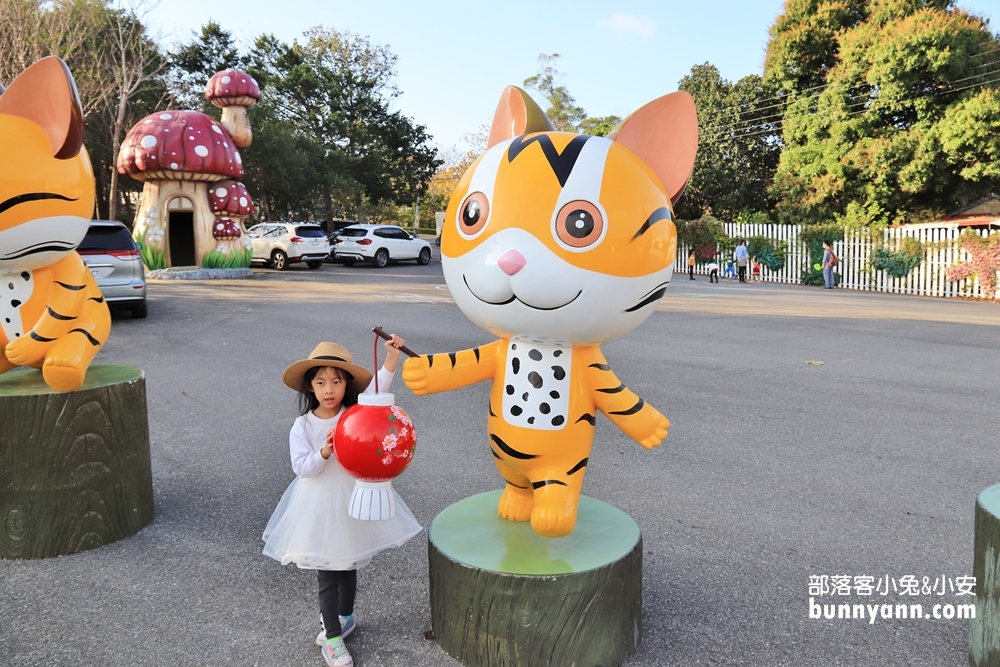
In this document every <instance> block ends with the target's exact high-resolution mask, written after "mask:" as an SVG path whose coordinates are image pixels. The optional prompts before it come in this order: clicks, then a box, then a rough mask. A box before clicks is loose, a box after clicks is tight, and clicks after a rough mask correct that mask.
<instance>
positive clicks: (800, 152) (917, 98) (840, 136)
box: [765, 0, 1000, 225]
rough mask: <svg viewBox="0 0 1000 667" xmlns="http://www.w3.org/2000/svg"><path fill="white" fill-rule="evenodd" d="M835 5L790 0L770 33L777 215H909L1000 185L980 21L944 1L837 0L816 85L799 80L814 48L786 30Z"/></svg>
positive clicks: (989, 47)
mask: <svg viewBox="0 0 1000 667" xmlns="http://www.w3.org/2000/svg"><path fill="white" fill-rule="evenodd" d="M832 4H836V3H832ZM830 5H831V3H819V2H807V1H806V0H787V2H786V3H785V14H783V15H782V16H781V17H779V19H778V21H777V23H776V24H775V27H774V28H773V29H772V41H771V44H770V45H769V47H768V54H767V60H766V64H765V78H766V79H767V80H769V81H774V82H776V83H777V85H779V87H781V88H782V90H783V91H784V92H785V93H786V94H787V97H786V98H785V102H786V105H785V108H784V110H783V117H782V139H783V142H784V144H785V148H784V151H783V152H782V155H781V161H780V164H779V167H778V170H777V173H776V176H775V181H774V186H773V188H772V190H771V193H772V195H774V196H775V197H776V199H778V212H779V216H780V217H781V219H783V220H787V221H795V222H798V221H804V222H810V223H818V222H824V221H825V222H829V221H839V222H842V223H846V224H852V225H870V224H888V223H900V222H913V221H919V220H923V219H928V218H931V217H934V216H936V215H938V214H940V213H942V212H944V211H946V210H949V209H951V208H954V207H956V206H958V205H961V204H965V203H968V202H970V201H972V200H974V199H976V198H978V197H981V196H983V195H985V194H987V193H988V192H990V191H994V190H996V189H997V188H998V187H1000V180H998V179H997V176H996V172H997V167H996V155H997V141H996V139H995V138H994V137H995V129H993V128H996V127H997V124H998V122H1000V100H998V95H997V82H998V81H1000V58H998V57H997V55H998V54H997V49H998V48H1000V44H998V42H997V40H996V38H995V37H994V36H993V35H992V34H991V33H990V31H989V29H988V28H987V25H986V23H985V22H984V21H983V20H982V19H981V18H979V17H976V16H973V15H970V14H968V13H967V12H965V11H963V10H961V9H958V8H956V7H955V6H954V3H953V2H952V1H950V0H935V1H924V0H884V1H882V2H878V3H865V4H864V5H863V6H855V5H853V4H849V3H844V4H842V5H839V6H840V7H842V8H843V11H842V12H840V13H839V14H837V21H835V22H833V23H834V24H835V25H838V26H840V27H839V28H838V29H836V30H833V29H832V28H831V30H830V31H828V32H827V33H824V34H827V35H829V39H830V40H832V41H830V42H828V44H832V45H833V47H832V51H831V53H833V54H835V56H834V57H833V58H832V59H830V60H829V61H828V62H827V61H824V63H825V64H824V65H823V67H821V68H820V70H819V71H820V72H821V73H822V75H823V76H822V80H819V79H816V78H803V71H804V68H805V65H804V63H809V62H813V60H812V59H813V58H814V57H815V53H814V52H813V49H812V47H811V45H810V44H809V42H808V40H798V41H796V40H792V39H790V38H789V37H788V35H796V34H806V33H808V32H809V31H810V30H815V24H816V19H815V17H810V10H813V13H814V14H822V13H823V8H824V7H829V6H830ZM779 28H780V29H779ZM805 84H808V87H805V88H803V87H802V86H803V85H805Z"/></svg>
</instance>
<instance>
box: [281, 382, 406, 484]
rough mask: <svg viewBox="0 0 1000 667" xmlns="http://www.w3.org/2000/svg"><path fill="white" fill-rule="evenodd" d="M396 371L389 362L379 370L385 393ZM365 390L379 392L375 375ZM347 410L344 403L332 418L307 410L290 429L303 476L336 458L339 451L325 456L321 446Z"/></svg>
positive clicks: (297, 467) (294, 455) (297, 468)
mask: <svg viewBox="0 0 1000 667" xmlns="http://www.w3.org/2000/svg"><path fill="white" fill-rule="evenodd" d="M395 375H396V373H395V372H394V371H387V370H386V369H385V366H383V367H382V368H380V369H379V372H378V388H379V391H380V392H382V393H386V392H388V391H389V387H390V386H391V385H392V378H393V377H395ZM361 393H363V394H374V393H375V378H372V381H371V383H370V384H369V385H368V387H367V388H366V389H365V390H364V391H363V392H361ZM342 414H344V408H343V406H342V407H341V408H340V412H338V413H337V414H336V415H334V416H333V417H331V418H329V419H320V418H319V417H317V416H316V415H314V414H313V413H312V412H307V413H306V414H304V415H302V416H301V417H299V418H298V419H296V420H295V423H294V424H292V430H291V431H290V432H289V433H288V449H289V452H290V454H291V457H292V471H294V472H295V474H296V475H297V476H299V477H313V476H315V475H318V474H319V473H320V472H322V471H323V468H325V467H326V466H327V464H328V463H330V462H331V461H335V460H336V454H331V455H330V458H329V459H324V458H323V455H322V454H321V453H320V450H321V449H323V447H324V446H325V445H326V434H327V433H328V432H329V431H330V429H331V428H336V427H337V422H338V421H340V416H341V415H342Z"/></svg>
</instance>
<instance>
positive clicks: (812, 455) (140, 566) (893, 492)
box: [0, 261, 1000, 667]
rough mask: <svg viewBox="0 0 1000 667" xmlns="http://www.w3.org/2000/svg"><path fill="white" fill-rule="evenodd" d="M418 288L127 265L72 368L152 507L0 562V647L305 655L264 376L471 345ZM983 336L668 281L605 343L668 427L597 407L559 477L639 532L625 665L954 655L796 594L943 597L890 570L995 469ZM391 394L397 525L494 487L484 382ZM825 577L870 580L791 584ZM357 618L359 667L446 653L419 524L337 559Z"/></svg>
mask: <svg viewBox="0 0 1000 667" xmlns="http://www.w3.org/2000/svg"><path fill="white" fill-rule="evenodd" d="M443 283H444V281H443V278H442V277H441V268H440V264H439V263H438V262H437V261H434V262H432V263H431V264H430V265H428V266H414V265H412V264H410V265H397V266H390V267H388V268H387V269H384V270H377V269H374V268H371V267H365V266H356V267H353V268H350V269H349V268H347V267H343V266H339V265H326V266H324V267H322V268H321V269H319V270H317V271H310V270H308V269H307V268H306V267H305V266H301V267H300V266H298V265H295V266H293V267H292V268H291V270H289V271H285V272H274V271H270V270H266V269H261V270H256V275H255V277H254V278H253V279H249V280H242V281H200V282H199V281H156V282H154V283H152V284H151V285H150V288H149V295H150V296H149V298H150V301H149V316H148V318H147V319H145V320H132V319H130V317H129V316H128V315H123V316H121V317H116V318H115V321H114V324H113V328H112V333H111V338H110V341H109V342H108V344H107V345H106V346H105V348H104V349H103V350H102V351H101V353H100V355H99V357H98V360H97V362H98V363H102V362H103V363H126V364H132V365H135V366H138V367H140V368H142V369H143V370H144V371H145V373H146V384H147V392H148V401H149V421H150V439H151V448H152V465H153V485H154V495H155V501H156V516H155V518H154V520H153V522H152V523H151V524H150V525H148V526H147V527H146V528H144V529H143V530H142V531H140V532H139V533H138V534H136V535H135V536H133V537H130V538H128V539H125V540H122V541H120V542H117V543H115V544H111V545H107V546H104V547H100V548H98V549H94V550H91V551H87V552H83V553H78V554H73V555H69V556H62V557H57V558H51V559H44V560H33V561H11V560H5V561H0V664H2V665H6V666H10V667H15V666H16V667H24V666H34V665H56V664H68V665H77V666H79V665H100V666H105V665H128V666H133V665H135V666H140V665H149V666H153V665H172V666H185V665H196V666H202V665H213V666H214V665H268V666H272V665H273V666H298V665H303V666H307V665H308V666H318V665H321V664H322V658H321V657H320V655H319V649H318V648H317V647H316V646H315V645H314V644H313V639H314V637H315V635H316V632H317V631H318V624H317V619H316V590H315V589H316V582H315V577H314V574H313V573H311V572H308V571H301V570H297V569H296V568H294V567H293V566H288V567H281V566H280V565H278V564H277V563H275V562H274V561H271V560H270V559H268V558H265V557H264V556H262V555H261V548H262V544H261V541H260V534H261V531H262V530H263V527H264V525H265V523H266V522H267V519H268V517H269V516H270V513H271V511H272V510H273V509H274V506H275V505H276V503H277V501H278V499H279V497H280V496H281V493H282V492H283V491H284V489H285V487H286V486H287V484H288V483H289V482H290V481H291V480H292V477H293V474H292V472H291V469H290V467H289V462H288V449H287V433H288V429H289V427H290V425H291V423H292V421H293V419H294V418H295V416H296V414H297V413H296V409H295V396H294V394H293V393H292V392H291V391H289V390H288V389H287V388H285V387H284V386H283V385H282V384H281V382H280V379H279V378H280V374H281V371H282V369H283V368H284V367H285V366H286V365H287V364H289V363H290V362H291V361H294V360H296V359H299V358H303V357H304V356H305V355H306V354H308V352H309V351H310V350H311V349H312V348H313V347H314V346H315V344H316V343H317V342H318V341H320V340H333V341H337V342H340V343H342V344H344V345H346V346H347V347H348V348H349V349H350V350H352V351H353V352H354V355H355V359H356V360H357V361H359V362H361V363H364V364H366V365H368V364H371V354H372V347H373V345H372V343H373V338H372V335H371V334H370V333H369V330H370V329H371V327H372V326H375V325H381V326H382V327H383V328H384V329H386V330H387V331H394V332H398V333H399V334H401V335H402V336H403V337H404V338H405V339H406V342H407V345H408V346H409V347H411V348H413V349H415V350H417V351H418V352H448V351H454V350H459V349H465V348H468V347H473V346H475V345H478V344H482V343H485V342H488V341H490V340H492V336H491V335H490V334H488V333H486V332H484V331H482V330H480V329H479V328H477V327H476V326H474V325H473V324H472V323H470V322H469V321H468V320H466V318H465V317H464V316H463V315H462V313H461V312H460V311H459V310H458V309H457V307H456V306H455V305H454V304H453V302H452V301H451V298H450V295H449V292H448V291H447V289H446V288H444V286H443ZM998 333H1000V306H998V305H997V304H993V303H976V302H968V301H954V300H943V299H930V298H920V297H904V296H892V295H884V294H872V293H863V292H850V291H846V290H836V291H833V292H827V291H824V290H822V289H818V288H808V287H800V286H781V285H772V284H749V285H739V284H737V283H734V282H732V281H723V282H722V283H721V284H719V285H711V284H709V283H708V282H707V280H706V279H705V278H703V277H701V278H699V280H697V281H694V282H691V281H688V279H687V277H686V276H683V275H678V276H676V279H675V281H674V283H673V284H672V285H671V286H670V288H669V289H668V290H667V295H666V296H665V297H664V299H663V301H662V302H661V304H660V306H659V308H658V309H657V311H656V312H655V313H653V315H652V316H651V317H650V318H649V319H648V320H647V321H646V322H645V323H644V324H643V325H642V326H641V327H640V328H639V329H637V330H636V331H635V332H633V333H632V334H630V335H629V336H627V337H626V338H624V339H622V340H620V341H616V342H613V343H611V344H608V345H606V346H604V352H605V355H606V356H607V358H608V360H609V362H610V364H611V365H612V366H613V368H614V369H615V371H616V373H617V375H618V376H619V377H620V378H621V379H622V380H623V382H624V383H625V384H626V385H628V386H629V387H630V388H631V389H633V390H634V391H636V393H638V394H639V395H640V396H642V397H643V398H644V399H645V400H646V401H647V402H649V403H651V404H652V405H654V406H656V407H657V408H658V409H660V410H661V411H662V412H663V413H664V414H665V415H666V416H667V417H668V418H669V419H670V420H671V424H672V426H671V429H670V435H669V437H668V439H667V440H666V441H665V442H664V443H663V445H662V446H661V447H659V448H658V449H656V450H654V451H646V450H645V449H643V448H642V447H640V446H639V445H638V444H636V443H635V442H632V441H631V440H629V439H628V438H627V437H626V436H624V435H623V434H622V433H621V432H620V431H618V430H617V429H615V428H614V427H613V426H612V425H611V424H610V422H608V421H607V420H606V419H603V418H599V419H598V428H597V435H596V439H595V446H594V451H593V454H592V457H591V461H590V465H589V467H588V472H587V479H586V482H585V484H584V493H585V494H586V495H589V496H592V497H595V498H598V499H601V500H604V501H606V502H610V503H612V504H614V505H616V506H618V507H620V508H622V509H623V510H625V511H626V512H628V513H629V514H630V515H631V516H632V517H634V518H635V519H636V520H637V521H638V523H639V524H640V526H641V528H642V530H643V544H644V563H643V579H644V608H643V624H642V635H641V642H640V645H639V648H638V651H637V652H636V654H635V655H634V656H633V657H632V658H631V659H630V660H629V661H628V662H627V663H626V664H627V665H628V666H629V667H640V666H649V667H653V666H656V667H661V666H664V665H677V666H684V667H688V666H692V665H761V666H772V665H790V666H795V667H798V666H808V665H822V666H834V665H880V666H881V665H928V666H933V667H942V666H949V665H954V666H958V665H965V664H967V657H966V652H967V649H968V632H969V624H968V621H967V620H938V619H933V618H930V619H926V618H925V619H919V620H918V619H909V618H908V619H896V618H892V619H883V618H881V617H879V618H876V619H874V622H870V621H869V619H868V618H865V619H833V620H825V619H811V618H809V613H810V603H809V599H810V597H813V598H814V599H815V600H816V601H818V602H825V603H831V602H837V603H850V604H852V605H853V604H880V605H881V604H884V603H891V604H896V603H898V602H900V601H902V602H905V603H907V604H912V603H919V604H922V605H923V607H925V608H926V610H927V611H928V612H929V611H930V609H931V608H932V605H934V604H939V603H942V604H953V605H957V604H963V603H966V602H969V601H971V600H970V598H969V597H967V596H966V597H961V596H958V595H957V593H956V592H954V591H951V592H948V591H947V589H946V591H945V594H943V595H938V594H937V593H936V592H935V591H934V590H933V588H930V587H928V588H924V589H923V590H921V591H918V593H919V594H918V595H916V596H904V595H902V594H901V593H900V590H901V589H900V588H899V587H898V585H899V583H900V582H901V581H909V580H907V579H904V577H907V576H913V577H916V578H917V580H918V581H921V582H924V583H928V582H931V583H936V582H937V581H939V580H941V581H951V582H952V583H954V581H955V580H956V579H957V578H958V577H964V576H970V575H971V574H972V556H973V552H972V548H973V530H974V525H973V516H974V506H975V499H976V495H977V494H978V493H979V492H980V491H981V490H982V489H984V488H986V487H987V486H990V485H992V484H995V483H997V482H1000V452H998V446H997V444H998V443H997V437H996V434H997V432H998V431H1000V417H998V412H997V409H996V406H995V400H996V396H997V395H998V393H1000V359H998V355H997V352H996V341H997V338H998V336H997V334H998ZM380 349H381V347H380ZM817 362H822V363H821V364H820V363H817ZM392 390H393V392H394V393H395V394H396V398H397V403H398V404H399V405H401V406H402V407H403V408H404V409H406V410H407V412H408V413H409V414H410V416H411V417H412V419H413V421H414V423H415V425H416V428H417V433H418V446H417V453H416V457H415V459H414V461H413V464H412V465H411V466H410V468H409V469H408V470H407V471H406V472H405V473H404V474H403V475H402V476H401V477H400V478H399V479H397V480H396V481H395V482H394V486H396V488H397V489H398V490H399V492H400V493H401V494H402V496H403V497H404V498H405V499H406V502H407V503H408V505H409V506H410V508H411V509H412V510H413V512H414V514H415V515H416V517H417V519H418V520H419V521H420V522H421V523H422V524H423V525H424V526H425V527H426V526H428V525H429V524H430V522H431V520H432V519H433V518H434V516H435V515H436V514H437V513H438V512H440V511H441V510H443V509H444V508H445V507H447V506H448V505H450V504H451V503H454V502H456V501H458V500H460V499H462V498H465V497H467V496H469V495H471V494H474V493H478V492H481V491H487V490H491V489H496V488H500V481H499V478H498V477H497V474H496V470H495V467H494V465H493V462H492V460H491V459H492V457H491V456H490V454H489V451H488V450H487V445H486V435H485V418H486V407H487V393H488V386H487V384H485V383H484V384H480V385H476V386H473V387H468V388H465V389H461V390H457V391H453V392H449V393H445V394H438V395H434V396H428V397H416V396H414V395H413V394H412V393H411V392H409V390H407V389H406V388H405V385H404V384H403V383H402V381H401V380H400V379H399V378H398V377H397V380H396V382H395V383H394V385H393V387H392ZM835 575H840V576H846V577H847V581H849V582H850V583H851V585H852V586H856V585H857V584H859V583H864V582H866V581H867V579H863V577H871V578H872V580H873V581H879V582H882V581H884V582H886V584H887V585H889V582H891V586H890V588H889V590H888V591H887V593H886V594H885V595H883V594H882V593H881V592H877V591H873V592H872V594H871V595H869V596H865V595H863V594H861V593H859V592H858V591H859V590H860V589H859V588H856V587H855V588H852V589H851V591H850V592H849V594H848V595H845V596H840V597H837V596H831V595H827V596H820V595H819V592H820V590H819V589H818V588H817V589H815V590H813V591H812V593H813V595H811V592H810V583H813V584H814V585H815V586H817V587H818V586H819V582H821V581H825V582H827V583H829V582H831V581H832V580H831V579H829V577H832V576H835ZM823 576H825V577H828V579H826V580H821V579H819V577H823ZM925 577H926V578H927V579H926V580H925ZM841 581H843V580H841ZM893 587H896V588H895V589H893ZM356 614H357V617H358V621H359V624H360V626H359V629H358V631H357V632H356V633H354V634H353V635H352V636H351V637H350V638H349V639H348V640H347V643H348V645H349V646H350V648H351V651H352V653H353V655H354V657H355V661H356V664H357V665H358V666H359V667H390V666H397V665H398V666H401V667H402V666H405V667H424V666H427V667H432V666H433V667H438V666H448V665H457V664H458V663H457V662H456V661H454V660H452V659H451V658H450V657H448V656H447V655H446V654H445V653H444V652H443V651H442V650H441V649H440V648H439V647H438V645H437V644H436V643H435V642H434V641H433V640H426V639H424V632H425V631H426V630H428V629H429V628H430V611H429V606H428V578H427V541H426V531H425V532H424V533H421V534H420V535H418V536H417V537H416V538H414V539H412V540H411V541H410V542H409V543H407V544H406V545H405V546H403V547H402V548H399V549H395V550H390V551H387V552H384V553H382V554H380V555H378V556H377V557H376V558H375V560H374V561H373V562H372V564H371V565H370V566H369V567H367V568H365V569H364V570H362V571H361V573H360V576H359V591H358V598H357V607H356Z"/></svg>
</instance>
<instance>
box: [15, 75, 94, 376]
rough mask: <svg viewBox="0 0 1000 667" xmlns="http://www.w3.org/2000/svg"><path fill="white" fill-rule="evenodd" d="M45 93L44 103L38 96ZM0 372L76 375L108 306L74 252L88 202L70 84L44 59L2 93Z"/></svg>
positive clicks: (79, 119)
mask: <svg viewBox="0 0 1000 667" xmlns="http://www.w3.org/2000/svg"><path fill="white" fill-rule="evenodd" d="M39 100H46V101H47V102H48V104H39V102H38V101H39ZM0 154H2V155H5V156H12V157H13V158H14V159H7V160H3V161H0V373H3V372H5V371H8V370H10V369H12V368H15V367H17V366H35V367H38V368H41V369H42V376H43V377H44V379H45V382H46V383H47V384H48V385H49V386H50V387H51V388H52V389H55V390H56V391H71V390H73V389H77V388H79V386H80V385H81V384H82V383H83V380H84V376H85V375H86V372H87V368H88V367H89V366H90V362H91V361H92V360H93V358H94V356H95V355H96V354H97V352H98V351H99V350H100V348H101V345H103V343H104V341H105V340H106V339H107V336H108V333H109V331H110V329H111V314H110V312H109V311H108V306H107V304H106V303H105V302H104V298H103V296H102V295H101V291H100V289H99V288H98V286H97V283H96V282H95V281H94V278H93V276H92V275H91V273H90V270H89V269H88V268H87V266H86V265H85V264H84V262H83V259H82V258H81V257H80V255H79V254H78V253H77V252H76V247H77V246H78V245H79V244H80V242H81V241H82V240H83V237H84V236H85V235H86V233H87V229H88V227H89V225H90V218H91V212H92V211H93V209H94V198H95V192H94V175H93V171H92V169H91V165H90V159H89V158H88V157H87V153H86V150H85V149H84V148H83V113H82V110H81V108H80V103H79V99H78V96H77V92H76V85H75V84H74V83H73V78H72V76H71V75H70V73H69V70H68V69H67V68H66V65H65V64H64V63H63V62H62V61H61V60H59V59H58V58H53V57H49V58H43V59H42V60H40V61H38V62H37V63H35V64H34V65H32V66H31V67H29V68H28V69H26V70H25V71H24V72H23V73H22V74H21V75H20V76H19V77H18V78H16V79H15V80H14V81H13V82H12V83H11V85H10V86H9V87H8V88H7V90H6V91H5V92H3V94H2V95H0Z"/></svg>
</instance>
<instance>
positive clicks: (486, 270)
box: [441, 86, 698, 345]
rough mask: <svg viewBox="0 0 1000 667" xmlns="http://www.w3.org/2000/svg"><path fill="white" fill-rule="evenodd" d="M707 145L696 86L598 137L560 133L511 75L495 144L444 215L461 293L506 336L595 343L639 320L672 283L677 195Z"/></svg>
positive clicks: (447, 267)
mask: <svg viewBox="0 0 1000 667" xmlns="http://www.w3.org/2000/svg"><path fill="white" fill-rule="evenodd" d="M697 145H698V121H697V115H696V112H695V107H694V101H693V100H692V98H691V96H690V95H689V94H688V93H686V92H677V93H672V94H669V95H665V96H663V97H661V98H659V99H657V100H654V101H653V102H650V103H649V104H646V105H645V106H643V107H642V108H640V109H639V110H638V111H636V112H635V113H633V114H632V115H630V116H629V117H628V118H626V119H625V120H624V121H622V122H621V123H620V124H619V125H618V126H617V127H616V128H615V129H614V130H613V131H612V132H611V133H610V134H609V135H608V136H607V137H596V136H589V135H584V134H574V133H570V132H557V131H555V130H554V128H553V126H552V124H551V122H550V121H549V120H548V119H547V118H546V117H545V114H544V113H543V112H542V110H541V109H540V108H539V107H538V105H537V104H536V103H535V102H534V101H533V100H532V99H531V98H530V97H529V96H528V95H527V93H525V92H524V91H523V90H521V89H520V88H516V87H513V86H510V87H508V88H507V89H506V90H505V91H504V93H503V95H502V96H501V99H500V103H499V105H498V106H497V111H496V115H495V117H494V121H493V126H492V128H491V130H490V136H489V141H488V148H487V151H486V152H485V153H484V154H483V155H482V156H481V157H479V158H478V159H477V160H476V161H475V162H474V163H473V164H472V166H471V167H470V168H469V170H468V171H467V172H466V173H465V175H464V176H463V177H462V179H461V180H460V182H459V185H458V187H457V188H456V190H455V192H454V194H453V195H452V198H451V201H450V203H449V205H448V210H447V213H446V214H445V222H444V227H443V229H442V232H441V257H442V268H443V271H444V276H445V280H446V281H447V283H448V287H449V289H450V290H451V293H452V296H453V297H454V299H455V302H456V303H457V304H458V306H459V308H461V310H462V312H463V313H465V315H466V317H468V318H469V319H470V320H472V321H473V322H475V323H476V324H477V325H478V326H480V327H482V328H484V329H486V330H487V331H490V332H492V333H493V334H495V335H497V336H499V337H502V338H519V339H528V340H534V341H536V342H539V343H547V344H551V345H596V344H600V343H604V342H608V341H611V340H615V339H617V338H620V337H622V336H624V335H625V334H627V333H628V332H629V331H631V330H633V329H635V328H636V327H637V326H639V325H640V324H641V323H642V322H643V321H644V320H645V319H646V318H647V317H648V316H649V315H650V313H652V311H653V310H654V309H655V308H656V304H657V303H658V302H659V300H660V297H661V296H663V293H664V290H665V289H666V287H667V285H668V284H669V283H670V278H671V274H672V272H673V265H674V261H675V258H676V254H677V230H676V227H675V226H674V223H673V203H674V202H675V201H676V200H677V199H678V197H680V194H681V192H682V191H683V189H684V186H685V185H686V183H687V180H688V177H689V176H690V174H691V169H692V167H693V165H694V158H695V153H696V151H697Z"/></svg>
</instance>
